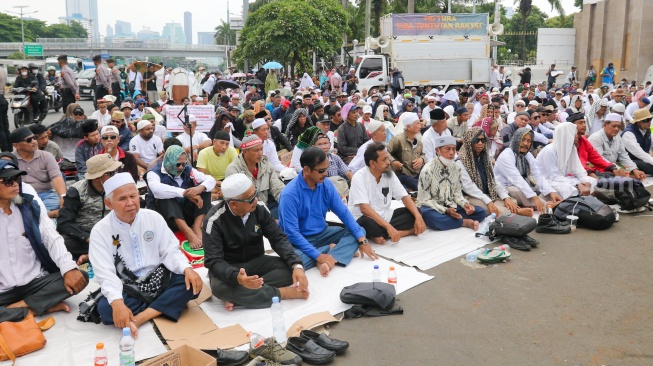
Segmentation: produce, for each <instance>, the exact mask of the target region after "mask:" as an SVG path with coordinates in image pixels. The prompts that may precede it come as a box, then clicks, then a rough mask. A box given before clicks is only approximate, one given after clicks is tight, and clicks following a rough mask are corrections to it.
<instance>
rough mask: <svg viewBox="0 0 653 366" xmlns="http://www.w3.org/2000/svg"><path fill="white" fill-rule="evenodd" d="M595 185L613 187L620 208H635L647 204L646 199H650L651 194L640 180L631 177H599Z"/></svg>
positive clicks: (606, 187)
mask: <svg viewBox="0 0 653 366" xmlns="http://www.w3.org/2000/svg"><path fill="white" fill-rule="evenodd" d="M597 187H599V188H605V189H613V190H614V196H615V198H616V199H617V200H618V201H619V207H621V209H622V210H635V209H638V208H640V207H644V206H648V201H649V200H650V199H651V194H650V193H649V192H648V191H647V190H646V188H644V185H643V184H642V182H640V181H639V180H637V179H633V178H623V177H615V178H609V179H601V180H600V181H599V183H598V184H597ZM650 209H651V208H650V207H649V210H650Z"/></svg>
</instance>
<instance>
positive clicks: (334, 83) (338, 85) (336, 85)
mask: <svg viewBox="0 0 653 366" xmlns="http://www.w3.org/2000/svg"><path fill="white" fill-rule="evenodd" d="M329 84H331V91H332V92H333V91H335V92H337V93H340V92H342V76H340V74H338V73H337V72H336V69H333V70H332V71H331V76H329ZM336 95H337V94H336Z"/></svg>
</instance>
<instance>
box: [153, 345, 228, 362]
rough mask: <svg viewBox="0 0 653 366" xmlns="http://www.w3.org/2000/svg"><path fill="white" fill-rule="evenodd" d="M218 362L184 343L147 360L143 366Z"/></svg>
mask: <svg viewBox="0 0 653 366" xmlns="http://www.w3.org/2000/svg"><path fill="white" fill-rule="evenodd" d="M217 364H218V362H217V361H216V359H215V358H213V357H211V356H209V355H207V354H206V353H204V352H202V351H200V350H198V349H195V348H193V347H190V346H186V345H184V346H180V347H177V348H175V349H173V350H171V351H168V352H166V353H164V354H162V355H161V356H157V357H154V358H152V359H150V360H148V361H145V362H143V363H142V364H141V366H217Z"/></svg>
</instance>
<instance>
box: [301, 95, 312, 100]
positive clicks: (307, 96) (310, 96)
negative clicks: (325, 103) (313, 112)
mask: <svg viewBox="0 0 653 366" xmlns="http://www.w3.org/2000/svg"><path fill="white" fill-rule="evenodd" d="M306 98H313V96H312V95H310V94H304V96H303V97H302V99H306Z"/></svg>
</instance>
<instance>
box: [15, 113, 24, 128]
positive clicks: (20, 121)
mask: <svg viewBox="0 0 653 366" xmlns="http://www.w3.org/2000/svg"><path fill="white" fill-rule="evenodd" d="M23 114H24V113H16V114H14V126H15V127H16V128H21V127H23V126H24V125H25V119H24V117H23Z"/></svg>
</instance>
